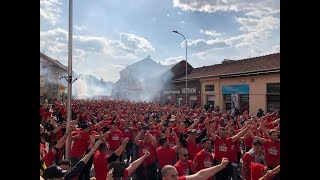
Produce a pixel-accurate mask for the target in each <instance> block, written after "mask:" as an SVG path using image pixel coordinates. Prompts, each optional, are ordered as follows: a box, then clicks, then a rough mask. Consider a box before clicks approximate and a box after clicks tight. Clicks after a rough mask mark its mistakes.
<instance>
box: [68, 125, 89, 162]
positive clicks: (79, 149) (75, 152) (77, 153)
mask: <svg viewBox="0 0 320 180" xmlns="http://www.w3.org/2000/svg"><path fill="white" fill-rule="evenodd" d="M77 134H81V137H80V138H79V139H78V138H75V139H74V141H73V145H72V148H71V156H72V157H77V158H82V156H83V154H84V153H85V152H86V150H87V148H88V146H89V143H88V141H89V139H90V134H88V133H83V132H81V131H75V132H72V136H75V135H77Z"/></svg>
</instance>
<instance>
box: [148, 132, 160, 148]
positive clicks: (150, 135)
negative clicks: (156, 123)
mask: <svg viewBox="0 0 320 180" xmlns="http://www.w3.org/2000/svg"><path fill="white" fill-rule="evenodd" d="M147 134H148V135H149V137H150V139H151V144H152V146H153V147H155V148H157V147H158V143H157V140H156V138H154V137H153V136H152V134H150V132H149V131H147Z"/></svg>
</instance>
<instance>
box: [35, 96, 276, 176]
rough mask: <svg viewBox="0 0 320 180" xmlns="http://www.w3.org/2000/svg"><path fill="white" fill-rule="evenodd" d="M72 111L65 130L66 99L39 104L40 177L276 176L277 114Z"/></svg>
mask: <svg viewBox="0 0 320 180" xmlns="http://www.w3.org/2000/svg"><path fill="white" fill-rule="evenodd" d="M71 106H72V113H71V122H70V124H69V126H68V127H67V124H66V119H67V105H66V104H65V103H64V102H60V101H57V100H55V101H54V102H53V104H47V103H45V102H44V103H40V119H39V120H40V179H47V180H51V179H65V180H67V179H78V180H93V179H96V180H106V179H138V180H145V179H147V180H161V179H163V180H169V179H179V180H183V179H187V180H193V179H215V180H231V179H232V180H238V179H239V180H240V179H243V180H267V179H268V180H269V179H276V180H278V179H280V113H279V112H268V113H266V114H264V112H263V111H261V110H259V111H258V112H255V113H252V114H249V112H248V110H245V111H244V112H242V113H241V114H240V112H239V111H229V110H228V111H224V110H220V109H219V107H218V106H216V107H213V106H205V107H201V106H198V105H194V106H191V107H187V106H178V105H173V104H159V103H152V102H131V101H119V100H73V101H72V104H71ZM231 112H232V113H231ZM235 112H236V113H235ZM68 137H69V138H70V139H71V142H72V145H71V148H70V155H69V156H70V158H68V159H69V160H67V159H66V157H65V151H66V147H65V146H66V140H67V138H68Z"/></svg>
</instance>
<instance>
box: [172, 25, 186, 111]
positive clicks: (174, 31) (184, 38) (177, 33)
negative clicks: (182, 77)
mask: <svg viewBox="0 0 320 180" xmlns="http://www.w3.org/2000/svg"><path fill="white" fill-rule="evenodd" d="M172 32H174V33H177V34H180V35H181V36H182V37H183V38H184V40H185V42H186V105H187V106H188V91H187V88H188V59H187V52H188V49H187V47H188V43H187V39H186V38H185V37H184V35H182V34H181V33H179V32H178V31H172Z"/></svg>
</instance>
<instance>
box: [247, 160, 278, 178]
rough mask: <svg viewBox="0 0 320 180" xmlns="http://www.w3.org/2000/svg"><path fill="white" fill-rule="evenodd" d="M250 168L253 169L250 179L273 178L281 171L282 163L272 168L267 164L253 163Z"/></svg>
mask: <svg viewBox="0 0 320 180" xmlns="http://www.w3.org/2000/svg"><path fill="white" fill-rule="evenodd" d="M250 168H251V170H252V171H251V179H250V180H272V179H274V176H275V175H276V174H278V173H279V172H280V165H278V166H277V167H276V168H274V169H272V170H268V167H267V166H264V165H262V164H260V163H251V167H250Z"/></svg>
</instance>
